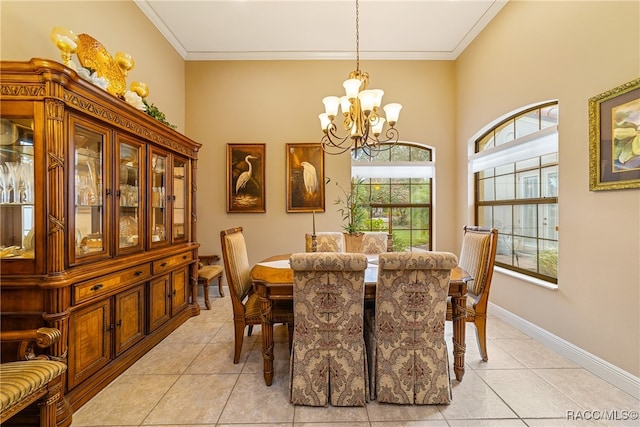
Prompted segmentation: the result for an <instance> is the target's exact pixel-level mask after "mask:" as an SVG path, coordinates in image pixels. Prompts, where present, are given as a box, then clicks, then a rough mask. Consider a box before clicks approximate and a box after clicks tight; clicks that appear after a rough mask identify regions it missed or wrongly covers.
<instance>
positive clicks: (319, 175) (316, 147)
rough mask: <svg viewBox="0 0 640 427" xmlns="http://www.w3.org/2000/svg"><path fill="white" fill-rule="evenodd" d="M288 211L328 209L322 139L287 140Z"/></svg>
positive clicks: (321, 210)
mask: <svg viewBox="0 0 640 427" xmlns="http://www.w3.org/2000/svg"><path fill="white" fill-rule="evenodd" d="M286 147H287V165H286V169H287V212H324V209H325V202H324V151H323V150H322V145H321V144H320V143H294V144H287V145H286Z"/></svg>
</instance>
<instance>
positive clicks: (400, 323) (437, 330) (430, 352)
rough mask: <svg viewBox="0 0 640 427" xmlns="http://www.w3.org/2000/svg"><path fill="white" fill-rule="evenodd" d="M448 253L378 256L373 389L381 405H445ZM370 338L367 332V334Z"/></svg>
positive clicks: (447, 393) (447, 386)
mask: <svg viewBox="0 0 640 427" xmlns="http://www.w3.org/2000/svg"><path fill="white" fill-rule="evenodd" d="M457 261H458V260H457V258H456V256H455V255H454V254H452V253H449V252H400V253H387V254H380V259H379V266H378V283H377V286H376V307H375V318H374V319H372V320H371V319H370V320H369V322H370V324H373V326H374V328H375V329H374V333H373V339H372V341H373V342H372V343H370V344H371V345H372V347H370V348H369V351H370V352H372V353H373V354H372V355H371V358H372V363H373V366H372V368H371V369H372V385H371V387H372V389H373V387H374V386H375V394H376V395H377V399H378V401H380V402H387V403H400V404H419V405H424V404H449V403H450V402H451V383H450V375H449V359H448V353H447V345H446V342H445V338H444V322H445V314H446V308H447V294H448V292H449V278H450V276H451V269H452V268H454V267H455V266H456V265H457ZM368 336H369V338H372V336H371V333H370V332H369V333H368Z"/></svg>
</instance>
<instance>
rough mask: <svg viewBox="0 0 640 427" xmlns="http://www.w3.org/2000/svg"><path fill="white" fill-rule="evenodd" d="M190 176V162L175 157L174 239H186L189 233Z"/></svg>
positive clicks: (173, 187) (172, 218)
mask: <svg viewBox="0 0 640 427" xmlns="http://www.w3.org/2000/svg"><path fill="white" fill-rule="evenodd" d="M188 177H189V163H188V162H187V161H186V160H184V159H181V158H177V157H174V159H173V186H172V192H173V196H172V198H171V200H172V216H171V221H172V230H173V241H174V242H178V241H185V240H186V239H187V235H188V222H187V217H186V216H187V215H186V212H187V201H188V195H189V193H188V188H187V182H188Z"/></svg>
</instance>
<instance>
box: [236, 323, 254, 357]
mask: <svg viewBox="0 0 640 427" xmlns="http://www.w3.org/2000/svg"><path fill="white" fill-rule="evenodd" d="M244 327H245V324H244V322H243V321H242V320H236V321H235V322H233V329H234V332H235V348H234V349H233V363H234V365H235V364H237V363H238V362H239V361H240V353H241V352H242V340H243V339H244ZM249 331H251V326H249Z"/></svg>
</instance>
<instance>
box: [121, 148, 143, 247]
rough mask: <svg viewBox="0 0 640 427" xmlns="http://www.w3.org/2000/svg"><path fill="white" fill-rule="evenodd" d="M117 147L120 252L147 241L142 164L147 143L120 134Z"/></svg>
mask: <svg viewBox="0 0 640 427" xmlns="http://www.w3.org/2000/svg"><path fill="white" fill-rule="evenodd" d="M116 149H117V155H116V159H117V164H118V167H117V169H116V174H117V179H116V182H117V188H118V190H117V191H116V197H117V209H116V211H117V218H116V224H118V227H119V231H118V253H123V252H133V251H136V250H141V249H142V247H143V244H144V239H143V238H141V236H144V234H143V230H144V228H143V225H144V216H143V215H141V213H142V212H144V197H143V196H142V194H143V193H142V188H144V182H143V174H142V170H141V165H142V164H144V160H143V159H144V145H143V144H141V143H138V142H135V141H130V140H128V139H125V138H122V137H119V138H118V142H117V144H116Z"/></svg>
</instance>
